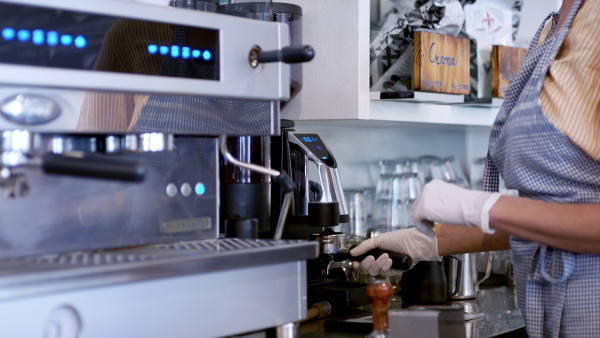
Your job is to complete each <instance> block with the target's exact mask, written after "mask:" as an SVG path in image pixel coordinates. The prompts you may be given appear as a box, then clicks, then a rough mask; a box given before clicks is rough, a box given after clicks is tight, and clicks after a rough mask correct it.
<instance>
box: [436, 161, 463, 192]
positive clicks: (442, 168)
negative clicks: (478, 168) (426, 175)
mask: <svg viewBox="0 0 600 338" xmlns="http://www.w3.org/2000/svg"><path fill="white" fill-rule="evenodd" d="M431 177H432V178H433V179H438V180H442V181H444V182H448V183H452V184H456V185H458V186H459V187H463V188H466V189H470V185H469V181H468V180H467V177H466V176H465V172H464V171H463V169H462V167H461V166H460V163H458V161H457V160H456V158H455V157H454V156H450V157H447V158H443V159H439V160H437V161H434V162H432V164H431Z"/></svg>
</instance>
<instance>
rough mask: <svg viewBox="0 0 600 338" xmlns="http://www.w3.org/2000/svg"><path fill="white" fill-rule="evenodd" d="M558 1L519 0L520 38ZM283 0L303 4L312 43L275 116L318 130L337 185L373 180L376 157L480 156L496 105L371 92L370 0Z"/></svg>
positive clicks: (305, 29) (307, 41) (469, 159)
mask: <svg viewBox="0 0 600 338" xmlns="http://www.w3.org/2000/svg"><path fill="white" fill-rule="evenodd" d="M381 1H388V0H381ZM559 1H560V0H551V1H547V0H525V4H524V7H523V12H522V19H521V22H522V23H523V24H522V25H523V30H522V31H520V34H519V36H520V39H521V40H522V39H527V38H529V39H530V38H531V36H533V34H534V33H535V29H536V28H537V26H538V25H539V23H541V21H542V20H543V18H544V17H545V15H546V14H545V13H549V12H550V11H552V10H556V9H558V7H559ZM289 2H291V3H295V4H298V5H300V6H301V7H302V11H303V16H302V20H303V42H304V43H305V44H309V45H312V46H313V47H314V48H315V58H314V60H313V61H311V62H309V63H306V64H304V65H303V72H304V75H303V84H304V85H303V89H302V91H301V92H300V93H299V95H298V96H297V97H296V98H295V99H294V100H292V101H291V102H290V103H289V104H288V105H287V106H286V107H285V108H284V110H283V111H282V112H281V117H282V118H283V119H290V120H294V121H296V125H297V128H296V129H297V130H301V131H306V132H311V131H312V132H317V133H319V134H321V136H322V137H323V139H324V140H325V142H326V144H327V145H328V146H329V147H330V148H331V150H332V152H333V154H334V156H335V157H336V159H337V160H338V162H339V164H340V171H341V174H342V180H343V183H344V186H346V187H352V188H358V187H364V186H372V185H374V182H373V175H372V174H371V171H372V169H371V167H372V164H373V163H374V162H375V161H377V160H379V159H391V158H398V157H402V156H418V155H421V154H433V155H438V156H448V155H456V156H457V157H458V158H459V160H460V161H461V162H462V164H463V166H465V168H467V170H468V164H470V163H471V162H472V160H473V159H475V158H477V157H482V156H485V154H486V150H487V141H488V137H489V131H490V127H491V125H492V123H493V121H494V118H495V116H496V114H497V112H498V106H497V105H490V106H489V107H465V106H459V105H439V104H431V103H414V102H410V101H408V100H407V101H400V100H393V101H387V100H385V101H384V100H370V93H369V34H370V32H369V24H370V8H371V2H370V0H327V1H323V0H291V1H289ZM532 22H535V23H532ZM438 95H439V94H438ZM375 177H376V176H375Z"/></svg>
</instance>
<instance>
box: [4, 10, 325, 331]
mask: <svg viewBox="0 0 600 338" xmlns="http://www.w3.org/2000/svg"><path fill="white" fill-rule="evenodd" d="M287 29H288V28H287V26H286V25H285V24H281V23H273V22H262V21H256V20H249V19H244V18H237V17H232V16H226V15H220V14H215V13H208V12H199V11H190V10H185V9H180V8H169V7H160V6H154V5H146V4H140V3H133V2H117V1H110V0H103V1H102V0H85V1H83V0H82V1H77V2H73V1H67V0H55V1H52V2H48V1H45V0H0V32H1V34H2V35H1V36H0V132H1V138H0V147H1V148H0V149H1V151H2V153H1V161H0V189H1V190H2V191H3V192H4V195H5V198H4V200H3V201H2V203H0V316H2V318H4V320H2V321H0V336H2V337H5V336H6V337H32V336H44V337H63V338H68V337H116V336H122V337H126V336H143V337H173V336H177V337H216V336H227V335H233V334H236V333H243V332H248V331H252V330H259V329H264V328H268V327H275V326H279V325H283V324H286V323H290V322H296V321H298V320H300V319H302V318H303V316H305V313H306V304H305V303H306V267H305V260H306V259H310V258H314V257H316V255H317V250H318V248H317V244H316V243H312V242H308V241H280V240H240V239H222V238H221V239H220V238H219V220H218V217H219V204H220V197H219V178H218V175H219V170H218V166H219V158H220V155H219V148H218V137H219V136H220V135H265V136H268V135H275V134H277V133H278V132H279V105H280V101H281V100H286V99H288V98H289V76H290V75H289V73H290V71H289V65H285V64H283V63H278V62H275V63H259V64H258V65H257V63H256V62H254V63H253V64H252V62H251V61H250V60H249V55H250V54H251V53H252V51H254V53H255V54H256V50H257V47H260V48H259V49H260V50H265V51H270V50H280V49H282V48H284V47H286V46H287V45H288V44H289V41H288V40H289V33H288V31H287ZM259 59H260V58H259Z"/></svg>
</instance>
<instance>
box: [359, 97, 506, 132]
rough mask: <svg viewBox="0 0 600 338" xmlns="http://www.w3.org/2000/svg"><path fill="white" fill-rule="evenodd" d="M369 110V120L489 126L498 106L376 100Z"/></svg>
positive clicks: (492, 121)
mask: <svg viewBox="0 0 600 338" xmlns="http://www.w3.org/2000/svg"><path fill="white" fill-rule="evenodd" d="M369 112H370V116H369V119H370V120H384V121H397V122H416V123H432V124H449V125H462V126H482V127H489V126H491V125H492V124H493V123H494V119H495V118H496V115H497V113H498V108H490V107H484V108H482V107H466V106H462V105H443V104H429V103H420V104H413V103H408V102H398V100H393V101H387V100H376V101H371V102H370V109H369Z"/></svg>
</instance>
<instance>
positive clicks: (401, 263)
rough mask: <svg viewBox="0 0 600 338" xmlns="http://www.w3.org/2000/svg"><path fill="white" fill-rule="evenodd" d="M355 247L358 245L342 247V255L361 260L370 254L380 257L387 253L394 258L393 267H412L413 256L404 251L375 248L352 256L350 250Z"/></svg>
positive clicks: (353, 259)
mask: <svg viewBox="0 0 600 338" xmlns="http://www.w3.org/2000/svg"><path fill="white" fill-rule="evenodd" d="M355 247H356V245H353V246H351V247H350V248H342V249H340V255H344V256H343V257H344V258H345V259H349V260H352V261H356V262H360V261H362V260H363V259H365V258H367V257H368V256H373V257H375V259H377V258H379V256H381V255H383V254H384V253H386V254H388V256H390V258H391V259H392V269H397V270H408V269H410V268H411V267H412V258H411V257H410V256H409V255H407V254H403V253H400V252H395V251H388V250H381V249H373V250H370V251H367V252H366V253H364V254H362V255H360V256H352V255H351V254H350V250H352V249H354V248H355Z"/></svg>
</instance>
